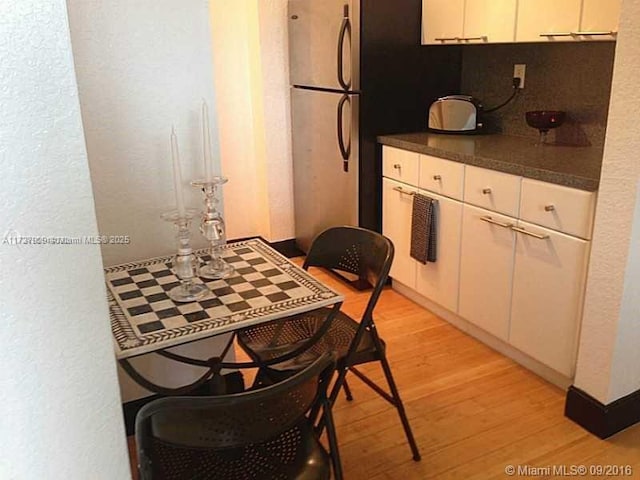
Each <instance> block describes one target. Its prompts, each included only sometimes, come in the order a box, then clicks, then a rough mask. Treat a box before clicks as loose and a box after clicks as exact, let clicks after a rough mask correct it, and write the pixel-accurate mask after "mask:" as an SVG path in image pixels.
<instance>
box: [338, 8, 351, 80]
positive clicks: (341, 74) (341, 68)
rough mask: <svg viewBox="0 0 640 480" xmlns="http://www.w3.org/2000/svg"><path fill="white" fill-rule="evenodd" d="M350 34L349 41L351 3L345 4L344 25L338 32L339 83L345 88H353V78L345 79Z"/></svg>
mask: <svg viewBox="0 0 640 480" xmlns="http://www.w3.org/2000/svg"><path fill="white" fill-rule="evenodd" d="M347 35H348V36H349V42H351V22H350V21H349V5H345V6H344V17H343V19H342V25H341V26H340V33H339V34H338V83H339V84H340V86H341V87H342V88H343V89H344V90H349V89H350V88H351V80H349V81H348V82H346V81H345V79H344V66H343V63H344V40H345V38H346V37H347Z"/></svg>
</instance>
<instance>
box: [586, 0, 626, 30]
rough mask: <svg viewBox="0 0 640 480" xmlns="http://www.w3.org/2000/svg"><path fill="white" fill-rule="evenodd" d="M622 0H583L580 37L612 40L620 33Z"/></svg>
mask: <svg viewBox="0 0 640 480" xmlns="http://www.w3.org/2000/svg"><path fill="white" fill-rule="evenodd" d="M619 20H620V0H583V3H582V19H581V21H580V31H579V32H578V33H579V34H580V38H581V39H583V40H612V39H615V35H616V33H618V22H619Z"/></svg>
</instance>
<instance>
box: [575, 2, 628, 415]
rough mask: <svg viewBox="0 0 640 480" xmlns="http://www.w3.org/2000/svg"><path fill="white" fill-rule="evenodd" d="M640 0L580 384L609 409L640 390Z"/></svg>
mask: <svg viewBox="0 0 640 480" xmlns="http://www.w3.org/2000/svg"><path fill="white" fill-rule="evenodd" d="M639 42H640V0H624V1H623V4H622V13H621V19H620V33H619V35H618V41H617V46H616V59H615V67H614V74H613V86H612V92H611V103H610V108H609V120H608V126H607V137H606V143H605V151H604V160H603V165H602V176H601V180H600V189H599V192H598V205H597V212H596V220H595V229H594V236H593V243H592V250H591V261H590V267H589V277H588V282H587V292H586V297H585V309H584V317H583V322H582V333H581V337H580V349H579V353H578V365H577V372H576V379H575V385H576V386H577V387H578V388H580V389H582V390H584V391H586V392H587V393H589V394H590V395H591V396H593V397H594V398H596V399H598V400H599V401H600V402H602V403H604V404H607V403H610V402H612V401H613V400H616V399H618V398H621V397H623V396H625V395H627V394H629V393H632V392H633V391H635V390H638V389H640V348H639V347H638V346H639V345H640V257H639V256H638V249H639V248H640V211H639V210H640V198H639V196H638V188H639V184H638V181H639V179H640V162H638V152H640V135H638V132H637V128H636V126H637V125H638V124H639V123H640V91H639V90H638V88H637V79H638V77H639V76H640V50H639V49H638V44H639Z"/></svg>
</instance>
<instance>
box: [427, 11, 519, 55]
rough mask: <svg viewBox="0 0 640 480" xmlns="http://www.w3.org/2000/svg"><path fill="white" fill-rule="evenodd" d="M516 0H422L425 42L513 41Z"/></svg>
mask: <svg viewBox="0 0 640 480" xmlns="http://www.w3.org/2000/svg"><path fill="white" fill-rule="evenodd" d="M516 2H517V0H466V1H464V0H450V1H447V0H423V2H422V9H423V16H422V22H423V23H422V32H423V33H422V43H424V44H450V43H488V42H493V43H497V42H513V40H514V33H515V19H516V4H517V3H516Z"/></svg>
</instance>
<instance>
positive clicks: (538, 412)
mask: <svg viewBox="0 0 640 480" xmlns="http://www.w3.org/2000/svg"><path fill="white" fill-rule="evenodd" d="M311 272H312V273H313V274H314V275H316V276H317V277H318V278H319V279H321V280H322V281H323V282H325V283H327V284H329V285H331V286H333V287H334V288H336V289H338V290H340V291H342V292H343V293H344V294H345V296H346V301H345V303H344V306H343V310H344V311H345V312H347V313H349V314H350V315H353V316H357V315H359V314H360V313H361V311H362V310H363V309H364V306H365V302H366V300H367V296H368V293H367V292H364V293H361V292H356V291H355V290H352V289H350V288H349V287H346V286H345V285H344V284H342V283H339V282H337V281H335V280H334V279H333V277H331V276H330V275H328V274H326V273H324V272H322V271H320V270H313V269H312V270H311ZM375 320H376V325H377V327H378V330H379V331H380V334H381V336H382V338H383V339H384V340H385V342H386V343H387V354H388V357H389V361H390V363H391V368H392V369H393V372H394V376H395V379H396V381H397V383H398V386H399V388H400V393H401V396H402V398H403V400H404V403H405V407H406V409H407V413H408V416H409V420H410V422H411V426H412V427H413V431H414V434H415V436H416V440H417V442H418V446H419V448H420V451H421V453H422V461H420V462H414V461H413V460H412V459H411V454H410V451H409V447H408V445H407V444H406V442H405V437H404V434H403V431H402V428H401V426H400V422H399V419H398V417H397V414H396V411H395V409H394V408H393V407H392V406H391V405H389V404H388V403H387V402H385V401H384V400H382V399H381V398H379V397H378V396H377V395H376V394H375V393H374V392H373V391H371V390H370V389H369V388H368V387H366V386H365V385H364V384H362V383H361V382H360V381H359V380H358V379H357V378H355V377H354V376H353V375H351V376H350V377H349V378H350V379H351V380H350V382H349V385H350V386H351V387H352V390H353V396H354V401H353V402H347V401H346V400H345V398H344V396H343V395H341V396H340V398H339V400H338V402H337V403H336V406H335V410H334V414H335V417H336V424H337V432H338V441H339V444H340V453H341V456H342V462H343V467H344V473H345V479H347V480H360V479H363V480H364V479H366V480H392V479H393V480H396V479H407V480H408V479H428V478H437V479H464V480H466V479H491V478H514V477H508V476H507V475H506V474H505V467H506V466H507V465H515V466H516V467H517V466H518V465H529V466H535V467H546V466H553V465H566V466H568V467H569V466H571V465H587V466H589V465H605V464H615V465H631V466H632V468H633V475H632V476H631V477H626V478H640V425H637V426H635V427H632V428H630V429H627V430H625V431H624V432H621V433H619V434H618V435H616V436H614V437H612V438H610V439H608V440H599V439H598V438H597V437H595V436H593V435H591V434H589V433H588V432H586V431H585V430H583V429H582V428H581V427H579V426H578V425H576V424H574V423H573V422H571V421H570V420H568V419H566V418H565V417H564V415H563V409H564V398H565V395H564V392H563V391H561V390H560V389H558V388H556V387H554V386H553V385H551V384H549V383H547V382H546V381H544V380H542V379H541V378H539V377H537V376H536V375H534V374H533V373H530V372H529V371H528V370H526V369H524V368H522V367H520V366H519V365H517V364H516V363H514V362H513V361H511V360H509V359H508V358H506V357H504V356H502V355H500V354H499V353H497V352H495V351H493V350H491V349H490V348H488V347H486V346H484V345H483V344H482V343H480V342H478V341H477V340H475V339H473V338H471V337H469V336H468V335H466V334H464V333H462V332H461V331H459V330H457V329H456V328H454V327H452V326H451V325H449V324H448V323H447V322H445V321H444V320H441V319H440V318H438V317H436V316H435V315H434V314H432V313H431V312H429V311H427V310H425V309H423V308H422V307H420V306H418V305H416V304H415V303H413V302H411V301H410V300H408V299H406V298H405V297H403V296H401V295H399V294H398V293H396V292H394V291H393V290H392V289H390V288H387V289H386V290H385V291H384V292H383V294H382V297H381V299H380V302H379V303H378V307H377V310H376V315H375ZM239 356H242V353H239ZM361 370H362V371H364V372H366V373H367V374H369V375H370V376H371V377H372V378H373V379H376V380H380V381H383V377H382V373H381V371H380V369H379V367H378V365H377V364H372V365H366V366H364V367H362V368H361ZM129 445H130V451H131V452H132V464H133V463H134V461H135V460H134V459H133V455H134V450H135V448H134V444H133V441H132V440H131V439H130V443H129ZM515 478H517V475H516V476H515ZM535 478H556V477H554V476H553V475H547V476H544V475H542V476H537V477H535ZM581 478H620V477H615V476H611V477H607V476H598V477H596V476H593V477H592V476H590V475H586V476H583V477H581Z"/></svg>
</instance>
